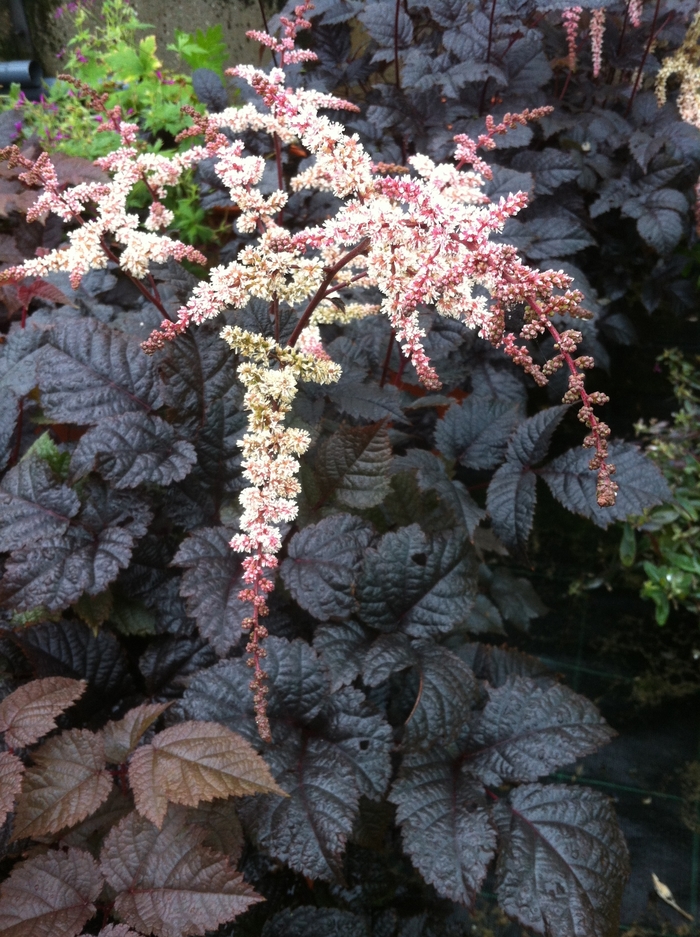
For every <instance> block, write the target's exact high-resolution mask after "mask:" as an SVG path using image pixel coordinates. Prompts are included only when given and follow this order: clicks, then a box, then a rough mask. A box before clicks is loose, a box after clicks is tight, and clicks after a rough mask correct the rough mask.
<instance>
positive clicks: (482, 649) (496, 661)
mask: <svg viewBox="0 0 700 937" xmlns="http://www.w3.org/2000/svg"><path fill="white" fill-rule="evenodd" d="M459 656H460V657H461V658H462V660H463V661H465V662H466V664H467V665H468V666H469V667H470V668H471V669H472V670H473V671H474V673H475V674H476V676H477V677H478V678H479V680H486V681H487V682H488V683H490V684H491V686H494V687H499V686H503V685H504V684H505V683H506V682H507V681H508V679H509V678H510V677H511V676H521V677H529V678H531V679H532V680H533V681H534V682H535V683H537V684H538V685H539V686H549V685H550V684H552V683H553V682H554V678H553V677H552V674H551V672H550V671H549V670H548V669H547V667H546V666H545V665H544V664H543V663H542V661H540V660H538V659H537V658H536V657H532V656H531V655H530V654H523V652H522V651H516V650H514V649H512V648H508V647H493V646H492V645H490V644H463V645H462V646H461V647H460V648H459Z"/></svg>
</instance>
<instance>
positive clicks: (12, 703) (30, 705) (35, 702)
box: [0, 677, 86, 748]
mask: <svg viewBox="0 0 700 937" xmlns="http://www.w3.org/2000/svg"><path fill="white" fill-rule="evenodd" d="M85 687H86V684H85V682H84V681H83V680H69V679H67V678H66V677H48V678H47V679H45V680H32V682H31V683H25V684H24V686H21V687H20V688H19V689H18V690H15V691H14V693H10V695H9V696H6V697H5V699H4V700H3V701H2V702H1V703H0V732H4V733H5V744H6V745H9V746H10V747H11V748H25V747H26V746H27V745H33V744H34V743H35V742H38V740H39V739H40V738H41V737H42V735H46V734H47V733H48V732H50V731H51V730H52V729H55V728H56V717H57V716H60V715H61V713H62V712H64V711H65V710H66V709H68V708H69V707H70V706H72V705H73V703H74V702H75V701H76V700H78V699H80V697H81V696H82V695H83V693H84V692H85Z"/></svg>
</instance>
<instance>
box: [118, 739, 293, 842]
mask: <svg viewBox="0 0 700 937" xmlns="http://www.w3.org/2000/svg"><path fill="white" fill-rule="evenodd" d="M129 784H130V785H131V790H132V791H133V794H134V802H135V804H136V809H137V810H138V811H139V813H141V814H142V815H143V816H144V817H147V818H148V819H149V820H150V821H151V822H152V823H155V825H156V826H158V827H160V826H161V825H162V823H163V819H164V817H165V814H166V812H167V809H168V802H169V801H170V802H171V803H176V804H184V805H185V806H189V807H196V806H197V804H198V803H199V802H200V801H209V800H214V799H215V798H217V797H242V796H243V795H245V794H258V793H264V794H283V793H284V791H282V790H281V789H280V788H279V787H278V785H277V784H276V783H275V782H274V780H273V779H272V776H271V775H270V772H269V769H268V767H267V765H266V764H265V762H264V761H263V760H262V758H261V757H260V755H258V754H257V752H255V751H254V749H253V748H251V746H250V745H249V743H248V742H247V741H246V740H245V739H244V738H241V736H240V735H237V734H236V733H235V732H232V731H231V730H230V729H227V728H226V727H225V726H222V725H218V724H217V723H215V722H193V721H190V722H182V723H180V724H179V725H175V726H171V727H170V728H169V729H164V730H163V731H162V732H159V733H158V735H156V736H155V737H154V739H153V741H152V742H151V744H150V745H143V746H142V747H141V748H137V749H136V751H135V752H134V754H133V755H132V758H131V761H130V763H129Z"/></svg>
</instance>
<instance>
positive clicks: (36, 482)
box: [0, 455, 80, 552]
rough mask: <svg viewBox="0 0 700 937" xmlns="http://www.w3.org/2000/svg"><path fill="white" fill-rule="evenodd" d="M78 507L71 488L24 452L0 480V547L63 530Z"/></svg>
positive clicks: (12, 546)
mask: <svg viewBox="0 0 700 937" xmlns="http://www.w3.org/2000/svg"><path fill="white" fill-rule="evenodd" d="M79 508H80V501H79V500H78V497H77V495H76V494H75V492H74V491H72V490H71V489H70V488H68V487H67V486H66V485H62V484H59V483H58V482H57V481H56V479H55V478H54V476H53V473H52V472H51V469H50V468H49V466H48V465H47V464H46V462H45V461H44V460H43V459H41V458H39V457H38V456H36V455H28V456H27V458H25V459H22V461H21V462H19V463H18V464H17V465H15V466H14V468H11V469H10V471H9V472H8V473H7V474H6V475H5V477H4V478H3V480H2V482H1V483H0V550H2V551H4V552H5V551H10V550H16V549H18V548H20V547H24V546H26V545H27V544H29V543H32V542H33V541H35V540H40V539H43V538H44V537H49V536H51V535H52V534H53V535H60V534H63V533H65V531H66V530H67V528H68V525H69V524H70V520H71V518H72V517H74V516H75V515H76V514H77V513H78V510H79Z"/></svg>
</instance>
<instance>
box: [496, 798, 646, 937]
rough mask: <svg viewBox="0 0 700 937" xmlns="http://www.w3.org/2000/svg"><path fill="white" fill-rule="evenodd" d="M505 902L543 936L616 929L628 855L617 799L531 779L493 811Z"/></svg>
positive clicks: (600, 934) (598, 934) (604, 934)
mask: <svg viewBox="0 0 700 937" xmlns="http://www.w3.org/2000/svg"><path fill="white" fill-rule="evenodd" d="M494 816H495V819H496V821H497V824H498V828H499V833H500V836H501V844H502V845H501V851H500V853H499V858H498V865H497V868H496V874H497V880H498V882H497V894H498V901H499V904H500V905H501V907H502V908H503V910H504V911H505V912H506V914H508V915H511V916H512V917H514V918H516V920H518V921H519V922H520V923H521V924H524V925H525V926H526V927H531V928H532V929H533V930H534V931H535V932H536V933H538V934H545V933H547V934H557V935H558V937H591V935H593V937H611V935H612V934H616V933H617V922H618V920H619V914H620V900H621V898H622V889H623V886H624V884H625V881H626V879H627V874H628V869H629V860H628V856H627V847H626V845H625V841H624V838H623V836H622V833H621V831H620V828H619V826H618V824H617V819H616V818H615V813H614V810H613V808H612V804H611V802H610V800H609V799H608V798H607V797H605V796H604V795H603V794H601V793H599V792H598V791H592V790H589V789H587V788H583V787H568V786H566V785H564V784H550V785H546V786H545V785H542V784H526V785H523V786H522V787H518V788H515V790H513V791H511V793H510V795H509V797H508V799H507V800H501V801H500V802H499V803H498V804H497V805H496V809H495V811H494Z"/></svg>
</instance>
